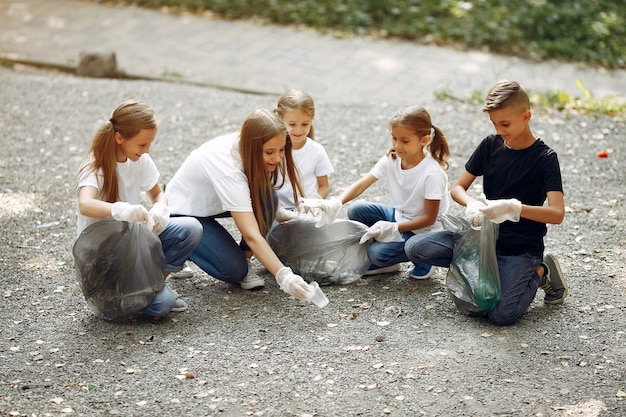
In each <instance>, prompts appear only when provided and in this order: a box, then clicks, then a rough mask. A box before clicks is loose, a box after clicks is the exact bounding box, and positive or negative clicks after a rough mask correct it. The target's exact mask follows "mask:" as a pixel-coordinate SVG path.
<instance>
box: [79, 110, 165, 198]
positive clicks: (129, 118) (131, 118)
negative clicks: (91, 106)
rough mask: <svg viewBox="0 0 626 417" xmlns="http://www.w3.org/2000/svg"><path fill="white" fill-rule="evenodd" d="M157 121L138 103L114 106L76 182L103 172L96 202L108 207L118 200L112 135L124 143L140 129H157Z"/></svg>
mask: <svg viewBox="0 0 626 417" xmlns="http://www.w3.org/2000/svg"><path fill="white" fill-rule="evenodd" d="M156 127H157V119H156V114H155V112H154V109H152V107H150V106H149V105H147V104H145V103H142V102H140V101H137V100H128V101H124V102H123V103H121V104H120V105H118V106H117V108H116V109H115V110H113V113H112V114H111V117H110V118H109V120H107V121H106V122H105V123H104V124H103V125H102V126H100V129H98V131H97V133H96V135H95V136H94V138H93V141H92V144H91V147H90V149H89V153H88V158H87V159H86V160H85V161H84V162H83V164H82V165H81V167H80V168H79V170H78V173H77V175H76V179H77V181H79V180H80V179H81V178H84V176H86V175H87V174H88V173H90V172H95V173H98V172H102V182H103V183H102V184H101V186H100V191H99V198H100V199H101V200H103V201H107V202H109V203H115V202H116V201H118V200H119V197H120V196H119V186H118V179H117V150H118V146H119V145H118V144H117V142H116V141H115V133H116V132H117V133H119V134H120V136H122V138H123V139H124V140H128V139H131V138H132V137H134V136H135V135H137V134H138V133H139V131H141V130H143V129H156Z"/></svg>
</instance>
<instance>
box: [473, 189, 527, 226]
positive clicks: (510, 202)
mask: <svg viewBox="0 0 626 417" xmlns="http://www.w3.org/2000/svg"><path fill="white" fill-rule="evenodd" d="M482 199H483V202H484V203H485V204H486V205H487V206H486V207H482V208H480V209H479V210H480V211H481V212H482V213H483V214H484V215H485V217H487V218H488V219H489V220H491V221H492V222H494V223H502V222H505V221H507V220H510V221H512V222H518V221H519V219H520V214H521V212H522V203H521V201H519V200H518V199H517V198H510V199H502V200H487V198H486V197H485V196H484V195H483V196H482Z"/></svg>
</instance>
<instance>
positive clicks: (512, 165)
mask: <svg viewBox="0 0 626 417" xmlns="http://www.w3.org/2000/svg"><path fill="white" fill-rule="evenodd" d="M465 169H466V170H467V171H468V172H469V173H470V174H472V175H475V176H477V177H479V176H483V177H484V178H483V189H484V192H485V195H486V196H487V199H489V200H497V199H506V198H517V199H518V200H520V201H521V202H522V203H523V204H526V205H531V206H542V205H543V203H544V202H545V201H546V193H547V192H548V191H561V192H563V184H562V182H561V169H560V167H559V160H558V157H557V155H556V152H554V150H552V149H551V148H550V147H549V146H548V145H546V144H545V143H544V142H543V141H542V140H541V139H537V140H536V141H535V143H533V144H532V145H531V146H530V147H528V148H526V149H521V150H514V149H510V148H507V147H506V146H505V144H504V141H503V140H502V137H501V136H500V135H490V136H487V137H486V138H485V139H483V141H482V142H481V143H480V145H478V147H477V148H476V150H475V151H474V153H473V154H472V156H471V157H470V159H469V160H468V161H467V163H466V164H465ZM546 232H547V227H546V224H545V223H540V222H536V221H532V220H528V219H520V221H519V222H511V221H506V222H504V223H502V224H501V225H500V234H499V237H498V241H497V243H496V247H497V251H498V253H500V254H502V255H521V254H524V253H530V254H531V255H534V256H539V257H541V256H543V249H544V244H543V237H544V236H545V235H546Z"/></svg>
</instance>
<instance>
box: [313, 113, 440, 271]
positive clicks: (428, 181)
mask: <svg viewBox="0 0 626 417" xmlns="http://www.w3.org/2000/svg"><path fill="white" fill-rule="evenodd" d="M389 127H390V128H391V143H392V147H391V149H390V150H389V151H388V152H387V154H386V155H385V156H383V157H382V158H380V160H379V161H378V162H377V163H376V165H375V166H374V168H372V169H371V170H370V172H369V173H367V174H365V175H364V176H363V177H361V178H360V179H359V180H357V181H356V182H354V183H353V184H352V185H350V186H349V187H348V188H346V190H345V191H344V192H343V193H341V195H340V196H339V197H338V198H331V199H329V200H325V201H323V202H320V201H315V200H309V199H307V200H305V201H303V202H302V206H303V209H307V208H308V206H309V205H311V208H315V209H321V210H322V211H324V212H325V213H327V214H328V215H329V216H330V217H334V216H335V215H336V214H337V213H338V212H339V208H340V207H341V205H342V204H345V203H347V202H348V201H351V200H353V199H355V198H356V197H358V196H359V195H361V194H362V193H363V192H364V191H365V190H366V189H367V188H369V187H370V186H371V185H372V184H374V183H375V182H376V181H378V180H385V181H386V182H387V189H388V190H389V195H390V197H391V205H385V204H379V203H371V202H366V201H356V202H354V203H352V204H351V205H350V206H349V207H348V218H350V219H351V220H356V221H359V222H361V223H364V224H365V225H367V226H370V227H369V229H368V230H367V232H366V233H365V235H364V236H363V238H362V239H361V242H365V241H366V240H367V239H369V238H373V239H374V242H373V243H372V245H371V246H370V247H369V248H368V251H367V255H368V257H369V260H370V261H371V262H372V266H371V267H370V270H369V271H368V272H367V273H366V275H374V274H381V273H386V272H395V271H398V270H400V263H402V262H407V261H408V260H409V258H408V257H407V255H406V254H405V252H404V242H406V241H407V240H408V239H409V238H410V237H412V236H413V235H414V234H416V233H424V232H430V231H433V230H439V229H441V228H442V226H441V225H440V223H439V222H437V217H438V216H439V215H442V214H444V213H446V212H447V211H448V206H449V197H448V194H449V193H448V175H447V174H446V172H445V170H444V169H446V168H447V167H448V163H447V162H446V159H447V158H448V156H449V155H450V151H449V149H448V142H447V140H446V137H445V136H444V134H443V132H442V131H441V130H440V129H439V128H437V127H436V126H435V125H433V124H432V122H431V119H430V115H429V114H428V112H427V111H426V110H425V109H424V108H422V107H417V106H411V107H407V108H405V109H403V110H401V111H399V112H398V113H396V114H395V115H394V116H393V117H392V118H391V120H390V121H389ZM326 221H332V218H327V219H326ZM433 269H434V268H433V267H432V266H431V265H426V264H415V266H414V268H413V269H412V270H411V271H410V272H409V276H410V277H412V278H416V279H426V278H429V277H430V276H431V275H432V273H433Z"/></svg>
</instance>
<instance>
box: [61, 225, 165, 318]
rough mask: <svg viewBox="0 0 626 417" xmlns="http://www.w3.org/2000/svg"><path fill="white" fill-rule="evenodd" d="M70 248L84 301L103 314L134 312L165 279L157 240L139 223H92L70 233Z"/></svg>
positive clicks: (154, 293) (110, 315)
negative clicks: (77, 232)
mask: <svg viewBox="0 0 626 417" xmlns="http://www.w3.org/2000/svg"><path fill="white" fill-rule="evenodd" d="M72 252H73V254H74V262H75V271H76V278H77V279H78V282H79V284H80V288H81V290H82V292H83V295H84V296H85V299H86V300H87V304H88V305H89V307H90V308H91V309H92V310H93V311H94V312H95V313H96V314H98V315H101V316H102V317H104V318H107V319H111V320H113V319H116V318H119V317H122V316H125V315H129V314H132V313H136V312H138V311H139V310H141V309H142V308H144V307H146V306H147V305H148V304H150V302H151V301H152V300H153V299H154V297H155V295H156V294H157V292H159V291H161V289H163V286H164V285H165V275H164V271H165V267H166V263H167V262H166V260H165V255H164V254H163V247H162V246H161V241H160V240H159V238H158V237H157V236H156V235H155V234H154V233H153V232H152V231H150V230H149V229H148V228H147V227H146V225H145V224H143V223H128V222H121V221H117V220H112V219H107V220H103V221H100V222H97V223H93V224H91V225H90V226H89V227H87V228H86V229H85V230H84V231H83V232H82V233H81V234H80V236H79V237H78V239H76V242H75V243H74V247H73V249H72Z"/></svg>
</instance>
